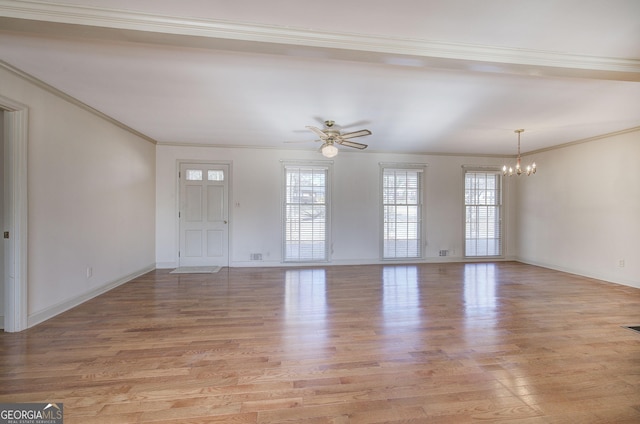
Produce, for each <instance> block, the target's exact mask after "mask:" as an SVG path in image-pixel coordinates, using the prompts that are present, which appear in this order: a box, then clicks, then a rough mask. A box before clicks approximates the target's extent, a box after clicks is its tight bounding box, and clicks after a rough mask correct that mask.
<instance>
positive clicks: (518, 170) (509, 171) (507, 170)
mask: <svg viewBox="0 0 640 424" xmlns="http://www.w3.org/2000/svg"><path fill="white" fill-rule="evenodd" d="M514 132H515V133H517V134H518V159H517V160H516V167H515V169H513V167H511V166H509V167H507V165H505V166H503V167H502V175H505V176H506V175H508V176H512V175H513V174H516V175H521V174H522V173H523V172H525V173H526V174H527V175H531V174H535V173H536V163H535V162H533V163H532V164H531V165H527V168H526V170H525V171H523V170H522V165H521V163H520V162H521V161H520V134H521V133H523V132H524V130H522V129H520V130H515V131H514Z"/></svg>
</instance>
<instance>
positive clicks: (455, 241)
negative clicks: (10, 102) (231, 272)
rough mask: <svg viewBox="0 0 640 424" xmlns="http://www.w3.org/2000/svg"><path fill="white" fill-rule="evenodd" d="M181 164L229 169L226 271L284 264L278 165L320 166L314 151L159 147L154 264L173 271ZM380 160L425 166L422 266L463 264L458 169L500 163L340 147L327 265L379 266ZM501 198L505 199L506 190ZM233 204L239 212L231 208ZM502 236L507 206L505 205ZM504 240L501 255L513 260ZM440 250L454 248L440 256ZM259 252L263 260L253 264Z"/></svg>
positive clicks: (335, 162)
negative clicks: (313, 162) (284, 162)
mask: <svg viewBox="0 0 640 424" xmlns="http://www.w3.org/2000/svg"><path fill="white" fill-rule="evenodd" d="M179 160H185V161H187V160H195V161H221V162H229V163H231V164H232V179H231V189H230V190H231V200H230V204H231V208H230V215H231V216H230V218H231V219H230V225H231V227H230V238H231V248H230V266H271V265H281V260H282V254H281V253H282V252H281V249H282V247H281V240H282V237H281V232H282V226H281V221H282V220H281V190H282V171H281V161H282V160H324V158H323V157H322V156H321V155H320V154H319V153H317V152H315V151H314V149H313V146H311V147H310V148H309V150H275V149H247V148H237V149H232V148H216V147H184V146H170V145H159V146H157V162H156V180H157V185H156V187H157V191H156V213H157V215H156V261H157V266H158V268H170V267H175V266H177V248H178V238H177V237H178V226H177V199H176V195H177V163H178V161H179ZM380 162H397V163H423V164H427V165H428V166H427V171H426V184H425V192H424V195H425V205H426V210H425V219H426V242H427V246H426V247H425V252H426V253H425V257H426V258H425V260H427V261H443V260H460V259H461V257H462V253H463V249H462V246H463V232H462V229H463V174H462V168H461V166H462V165H500V164H501V163H502V162H503V160H502V159H496V158H486V157H454V156H426V155H419V156H417V155H400V154H395V155H391V154H377V153H371V152H368V151H364V152H359V151H358V152H356V151H353V152H350V151H345V150H344V149H343V150H342V151H341V152H340V154H339V155H338V156H337V157H335V158H333V190H332V232H331V237H332V242H333V243H332V245H333V254H332V256H331V264H338V265H339V264H362V263H364V264H366V263H379V262H380V248H379V246H380V243H379V240H380V223H379V222H380V221H379V220H380V205H379V196H380V167H379V163H380ZM506 196H507V198H508V199H510V198H512V196H510V195H509V187H507V193H506ZM236 203H238V204H239V206H235V204H236ZM505 209H506V214H507V230H506V233H507V236H509V235H511V234H513V231H512V225H511V223H512V221H513V220H512V219H511V217H512V216H513V213H512V204H507V205H506V207H505ZM514 246H515V245H514V243H513V242H511V241H509V240H508V241H507V251H506V255H507V256H509V255H515V252H513V249H514ZM440 249H449V250H452V251H453V250H455V254H454V255H452V256H450V257H446V258H441V257H439V256H438V251H439V250H440ZM251 253H262V255H263V261H261V262H254V261H250V260H249V258H250V254H251Z"/></svg>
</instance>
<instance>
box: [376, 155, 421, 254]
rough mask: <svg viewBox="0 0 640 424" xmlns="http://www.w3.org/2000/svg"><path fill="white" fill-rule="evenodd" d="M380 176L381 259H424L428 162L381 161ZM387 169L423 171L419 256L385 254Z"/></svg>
mask: <svg viewBox="0 0 640 424" xmlns="http://www.w3.org/2000/svg"><path fill="white" fill-rule="evenodd" d="M378 165H379V175H380V176H379V178H380V183H379V186H380V190H379V196H380V198H379V201H378V204H379V205H380V206H379V207H380V216H379V219H378V222H379V225H380V227H379V228H380V239H379V240H380V248H379V249H380V252H379V255H380V260H381V261H383V262H412V261H417V260H422V259H424V255H425V250H426V249H425V247H426V240H427V238H426V228H425V225H424V223H425V222H426V221H425V207H424V199H425V187H426V179H427V177H426V174H427V172H426V171H427V167H428V165H427V164H426V163H398V162H380V163H379V164H378ZM385 170H400V171H406V170H416V171H418V172H420V173H421V180H420V190H419V195H420V202H419V207H420V212H419V214H418V215H419V220H420V228H419V229H418V232H419V235H420V240H419V243H418V248H419V250H420V252H419V254H418V256H415V257H407V258H404V257H403V258H386V257H385V256H384V171H385Z"/></svg>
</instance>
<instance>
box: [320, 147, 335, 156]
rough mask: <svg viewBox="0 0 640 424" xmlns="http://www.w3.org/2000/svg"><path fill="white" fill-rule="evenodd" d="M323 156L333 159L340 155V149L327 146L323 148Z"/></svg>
mask: <svg viewBox="0 0 640 424" xmlns="http://www.w3.org/2000/svg"><path fill="white" fill-rule="evenodd" d="M321 150H322V155H323V156H324V157H326V158H332V157H334V156H336V155H337V154H338V148H337V147H336V146H334V145H333V144H325V145H324V146H322V149H321Z"/></svg>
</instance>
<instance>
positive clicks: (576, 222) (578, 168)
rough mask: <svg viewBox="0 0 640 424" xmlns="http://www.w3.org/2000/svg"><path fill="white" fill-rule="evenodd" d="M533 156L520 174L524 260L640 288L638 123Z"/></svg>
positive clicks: (520, 230) (520, 231) (520, 232)
mask: <svg viewBox="0 0 640 424" xmlns="http://www.w3.org/2000/svg"><path fill="white" fill-rule="evenodd" d="M535 160H536V162H537V163H538V165H539V171H538V173H537V174H536V175H535V178H525V179H521V180H520V181H518V189H517V192H518V206H517V208H518V209H517V210H518V224H517V232H518V241H517V248H518V252H519V258H520V260H522V261H524V262H528V263H532V264H538V265H541V266H545V267H549V268H554V269H559V270H563V271H568V272H572V273H576V274H581V275H585V276H590V277H594V278H598V279H602V280H606V281H611V282H617V283H621V284H626V285H630V286H634V287H639V288H640V219H639V217H640V167H639V166H638V164H639V162H640V131H635V132H628V133H624V134H619V135H615V136H609V137H606V138H602V139H599V140H594V141H589V142H585V143H581V144H575V145H572V146H568V147H564V148H561V149H555V150H551V151H548V152H544V153H539V154H536V157H535ZM620 260H624V267H620V266H619V265H620V264H619V261H620Z"/></svg>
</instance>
